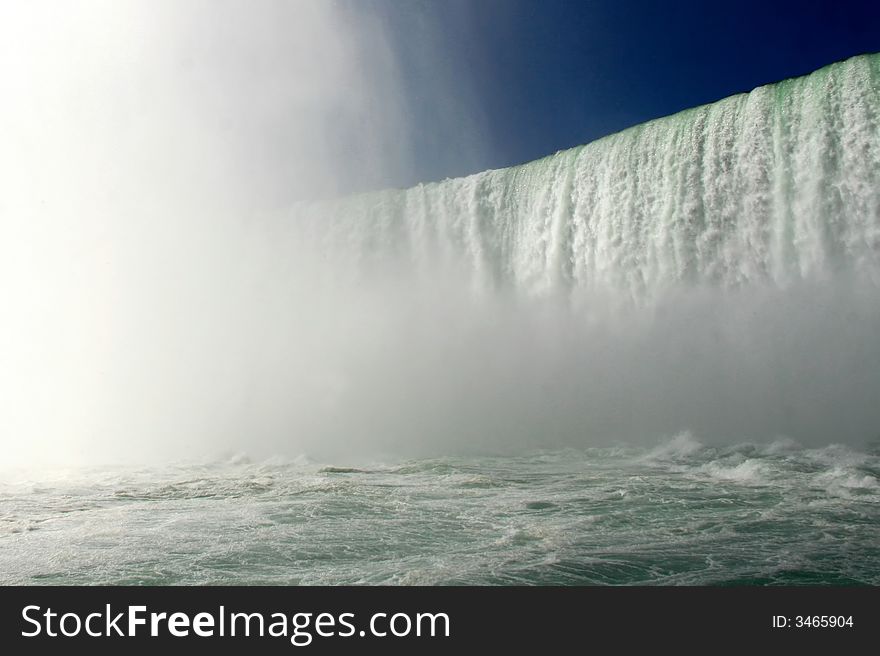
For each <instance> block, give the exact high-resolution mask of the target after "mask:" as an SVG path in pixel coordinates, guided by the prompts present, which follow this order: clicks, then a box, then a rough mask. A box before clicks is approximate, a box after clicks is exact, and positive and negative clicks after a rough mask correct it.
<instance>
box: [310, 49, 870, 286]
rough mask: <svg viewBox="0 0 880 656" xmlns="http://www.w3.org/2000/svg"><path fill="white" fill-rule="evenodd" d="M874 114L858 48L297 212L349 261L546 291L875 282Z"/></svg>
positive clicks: (866, 64) (866, 59)
mask: <svg viewBox="0 0 880 656" xmlns="http://www.w3.org/2000/svg"><path fill="white" fill-rule="evenodd" d="M878 112H880V56H876V55H874V56H863V57H856V58H853V59H850V60H848V61H845V62H842V63H838V64H834V65H832V66H828V67H826V68H824V69H821V70H819V71H817V72H815V73H813V74H812V75H809V76H806V77H803V78H798V79H793V80H788V81H785V82H782V83H780V84H775V85H769V86H765V87H761V88H758V89H755V90H754V91H752V92H751V93H748V94H741V95H738V96H733V97H730V98H727V99H725V100H722V101H720V102H717V103H714V104H711V105H705V106H703V107H698V108H695V109H692V110H688V111H685V112H681V113H679V114H676V115H674V116H670V117H667V118H662V119H659V120H655V121H651V122H649V123H645V124H643V125H639V126H636V127H634V128H632V129H629V130H625V131H623V132H620V133H618V134H614V135H611V136H608V137H606V138H604V139H601V140H599V141H596V142H593V143H591V144H588V145H586V146H582V147H579V148H573V149H571V150H567V151H564V152H560V153H557V154H556V155H552V156H550V157H546V158H544V159H542V160H539V161H536V162H531V163H529V164H525V165H523V166H518V167H514V168H510V169H501V170H493V171H486V172H483V173H479V174H476V175H472V176H469V177H467V178H460V179H455V180H446V181H444V182H441V183H435V184H426V185H419V186H417V187H414V188H412V189H407V190H404V191H386V192H381V193H376V194H370V195H364V196H360V197H357V198H353V199H351V200H348V201H343V202H341V203H338V204H336V205H329V206H328V205H317V206H315V205H311V206H308V205H307V206H302V207H300V208H299V209H298V210H297V211H296V212H295V213H294V214H295V218H296V219H297V220H299V221H303V220H305V221H312V222H314V223H315V224H316V226H315V227H316V228H317V229H318V231H319V232H320V233H321V236H322V238H325V239H327V240H328V242H327V244H328V248H332V249H333V250H334V251H336V252H337V253H338V252H339V250H342V251H344V252H346V254H347V258H348V259H352V260H363V259H365V258H370V257H375V258H377V259H380V258H387V257H388V255H389V254H390V253H399V254H401V255H402V256H403V257H405V258H406V259H408V260H409V261H411V262H412V263H413V264H414V265H415V266H416V268H417V269H418V268H419V267H424V264H425V262H430V261H432V260H434V259H436V258H437V257H438V256H443V257H446V258H454V259H456V260H463V261H464V262H465V263H466V265H467V268H468V272H469V274H470V275H471V276H472V277H473V279H474V281H475V282H476V283H478V284H479V285H481V286H490V287H493V288H498V287H515V288H517V289H519V290H526V291H528V292H531V293H539V294H540V293H554V292H558V291H559V290H575V291H583V290H601V291H608V290H613V291H614V293H620V292H625V293H628V294H629V295H630V296H632V297H633V298H635V299H644V298H655V297H657V296H659V295H661V294H667V293H669V291H670V290H675V289H678V288H679V287H680V285H682V284H683V283H684V284H712V285H720V286H721V287H724V288H734V287H742V286H744V285H773V286H780V287H781V286H786V285H791V284H793V283H795V282H797V281H799V280H815V279H827V278H829V277H831V276H833V275H836V274H838V273H839V272H841V271H842V270H845V271H849V272H854V273H855V274H856V275H857V276H858V277H859V278H864V279H866V280H869V281H871V282H872V283H873V284H875V285H876V284H878V283H880V127H878V122H880V117H878ZM325 230H326V233H325V232H324V231H325ZM430 273H433V271H432V272H430Z"/></svg>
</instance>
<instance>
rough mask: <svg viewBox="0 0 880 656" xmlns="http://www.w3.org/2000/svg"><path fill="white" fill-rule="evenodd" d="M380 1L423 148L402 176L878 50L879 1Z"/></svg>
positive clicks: (596, 128) (493, 164) (530, 146)
mask: <svg viewBox="0 0 880 656" xmlns="http://www.w3.org/2000/svg"><path fill="white" fill-rule="evenodd" d="M376 5H377V8H378V9H379V11H380V13H381V14H382V15H383V16H384V19H385V20H386V21H387V22H388V24H389V26H390V29H389V33H390V34H391V35H392V39H393V42H394V47H395V48H396V49H397V54H398V61H399V62H400V66H401V67H402V75H403V78H404V83H405V85H406V89H407V94H408V96H409V98H410V111H411V112H412V123H413V125H414V126H416V128H415V130H414V134H413V135H412V139H414V141H415V144H416V150H417V152H418V153H419V154H418V156H417V157H416V162H415V166H414V168H413V170H412V171H411V172H410V177H411V178H412V179H411V180H404V181H402V182H404V183H410V182H415V181H418V180H426V179H438V178H443V177H447V176H456V175H462V174H466V173H470V172H473V171H477V170H482V169H486V168H497V167H502V166H508V165H511V164H517V163H520V162H524V161H528V160H531V159H535V158H538V157H541V156H543V155H546V154H549V153H553V152H555V151H557V150H560V149H564V148H569V147H571V146H575V145H578V144H581V143H585V142H589V141H592V140H594V139H596V138H598V137H601V136H603V135H606V134H609V133H612V132H616V131H618V130H621V129H623V128H626V127H628V126H631V125H634V124H637V123H640V122H643V121H646V120H649V119H652V118H656V117H659V116H664V115H668V114H671V113H674V112H676V111H679V110H681V109H685V108H688V107H692V106H695V105H699V104H703V103H707V102H712V101H715V100H718V99H720V98H724V97H726V96H729V95H731V94H734V93H738V92H742V91H748V90H750V89H753V88H754V87H756V86H760V85H762V84H766V83H771V82H775V81H778V80H781V79H785V78H788V77H793V76H797V75H803V74H806V73H809V72H811V71H813V70H815V69H817V68H820V67H822V66H824V65H826V64H829V63H831V62H834V61H837V60H840V59H844V58H847V57H849V56H852V55H856V54H861V53H865V52H877V51H880V2H876V1H875V2H861V1H859V2H856V1H847V0H837V1H834V0H801V1H799V2H787V1H786V2H783V1H778V0H763V1H761V0H738V1H737V2H724V3H719V2H712V1H699V0H665V1H663V2H652V1H648V0H626V1H622V0H616V1H607V0H582V1H574V0H569V1H564V0H542V1H538V0H414V1H407V2H398V1H396V0H388V1H387V2H386V1H384V0H379V1H378V2H376ZM425 22H427V23H428V24H429V25H430V29H424V25H423V23H425ZM420 25H421V28H422V29H420ZM438 71H442V73H438ZM438 74H439V75H442V77H443V78H444V79H443V80H438V79H437V76H438ZM440 82H442V84H440ZM438 84H439V85H440V88H442V92H439V93H443V94H444V96H446V97H444V98H442V99H440V98H437V96H436V94H437V93H438V92H437V91H436V88H437V86H438ZM432 87H434V90H433V91H432ZM441 113H442V114H443V115H442V116H441V115H439V114H441ZM444 119H445V120H444Z"/></svg>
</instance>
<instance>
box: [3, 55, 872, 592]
mask: <svg viewBox="0 0 880 656" xmlns="http://www.w3.org/2000/svg"><path fill="white" fill-rule="evenodd" d="M284 218H285V221H283V222H279V223H277V224H274V226H272V227H269V228H266V230H267V231H269V232H271V240H270V242H271V243H270V244H269V245H268V246H265V247H264V250H263V252H264V253H265V254H266V257H265V261H266V268H265V271H266V273H267V274H269V275H268V277H267V278H266V281H265V285H261V286H259V287H258V289H259V293H255V294H251V295H249V296H248V299H249V300H248V301H247V303H248V304H247V306H246V307H247V308H249V310H248V312H246V313H238V314H243V315H246V317H245V318H243V319H242V318H239V317H238V316H237V313H235V312H230V313H228V314H226V313H223V314H222V315H221V316H223V317H228V316H232V315H236V316H235V319H234V320H229V321H227V322H226V323H224V324H223V325H222V326H219V327H215V326H214V325H210V330H206V331H205V334H206V335H207V334H208V333H210V334H211V335H214V333H216V335H214V341H209V342H206V343H207V344H211V345H214V344H216V345H217V348H216V353H215V352H214V351H212V350H211V348H213V347H211V348H209V347H204V348H202V351H206V352H207V354H208V355H209V356H210V358H209V363H208V365H209V366H202V365H203V364H204V363H202V361H201V360H198V359H196V360H193V363H195V364H194V365H193V366H192V367H191V370H185V371H184V373H186V374H187V375H191V377H192V379H193V380H195V381H196V382H197V383H198V385H200V386H201V387H199V389H198V390H196V392H193V391H192V390H191V389H190V388H188V387H185V386H184V387H182V388H180V389H182V390H184V391H186V390H189V394H188V395H187V394H183V393H181V392H179V391H178V388H174V391H173V392H171V394H172V395H173V396H174V404H173V405H174V407H175V408H178V409H182V410H181V416H183V417H184V419H186V421H175V417H177V415H169V416H170V419H169V418H168V417H160V416H159V415H158V414H157V416H156V417H155V418H152V419H154V420H155V421H152V422H151V421H150V419H151V416H150V413H151V412H155V413H159V410H160V408H161V403H160V401H161V399H163V398H164V396H163V395H162V394H160V393H158V392H155V391H154V392H153V395H152V396H150V395H140V394H137V390H136V389H134V390H132V398H134V400H135V401H136V404H135V405H134V407H135V408H136V410H137V412H138V413H139V414H138V416H140V417H142V418H145V419H146V420H145V421H141V422H137V423H136V424H134V423H133V424H132V425H131V426H128V425H127V423H126V421H122V420H120V421H118V422H116V423H112V422H111V424H110V425H111V427H112V428H113V429H114V430H113V431H110V432H109V437H108V438H107V439H106V440H105V444H106V445H107V447H108V449H109V448H110V446H116V447H118V445H119V444H130V445H131V446H130V450H131V452H132V453H133V452H134V451H135V447H138V448H140V447H142V446H143V445H145V444H147V445H149V444H152V440H151V439H150V438H149V436H148V437H147V438H144V439H132V438H131V435H132V432H131V431H135V430H137V431H139V432H138V433H137V434H138V435H140V436H143V435H144V433H145V432H146V431H148V430H150V429H151V427H152V428H155V427H157V426H158V427H160V428H161V429H162V430H158V431H157V432H156V435H155V436H154V438H153V439H155V441H156V442H161V441H163V440H164V443H165V444H166V446H167V445H168V444H170V445H171V446H173V447H175V448H176V447H178V446H180V448H181V450H182V449H183V446H184V445H189V446H192V445H190V444H189V441H188V438H189V435H187V434H183V435H178V434H177V433H175V432H174V429H175V428H179V427H180V426H182V427H183V430H184V431H185V430H187V427H190V426H192V432H193V434H195V433H197V432H199V429H203V430H201V433H204V434H206V435H208V436H209V437H210V436H212V435H214V434H216V435H221V434H222V435H223V436H224V439H225V442H223V444H222V445H221V446H223V447H228V446H229V445H230V444H238V445H240V447H241V448H242V449H244V450H246V451H248V452H249V453H250V454H251V456H252V457H254V458H255V461H254V462H249V461H247V460H246V459H239V460H236V461H222V462H214V461H212V462H211V463H209V464H180V465H176V466H166V467H158V466H157V467H143V468H133V467H127V468H126V467H115V468H114V467H111V468H104V469H97V468H93V469H81V470H76V471H67V472H58V471H55V472H54V473H47V472H43V473H42V474H39V475H37V474H34V473H27V472H23V471H17V472H14V471H13V472H6V473H4V474H2V475H0V582H3V583H26V582H41V583H55V584H58V583H114V584H122V583H145V584H160V583H175V584H177V583H179V584H203V583H271V584H290V583H304V584H338V583H395V584H398V583H399V584H407V583H424V584H514V583H527V584H784V583H831V584H835V583H836V584H857V583H858V584H873V585H878V584H880V505H878V502H880V457H878V455H877V452H876V449H875V448H872V447H870V446H865V445H866V444H867V445H870V444H876V440H877V438H878V434H880V339H878V335H880V56H878V55H871V56H863V57H857V58H854V59H851V60H849V61H846V62H842V63H838V64H834V65H832V66H829V67H827V68H825V69H822V70H820V71H817V72H816V73H813V74H812V75H809V76H807V77H804V78H799V79H795V80H789V81H785V82H782V83H779V84H776V85H771V86H766V87H762V88H759V89H756V90H754V91H753V92H751V93H749V94H743V95H738V96H734V97H731V98H728V99H726V100H723V101H721V102H718V103H715V104H712V105H707V106H705V107H699V108H695V109H693V110H689V111H686V112H682V113H680V114H677V115H675V116H671V117H667V118H664V119H659V120H657V121H653V122H650V123H647V124H644V125H641V126H637V127H634V128H632V129H629V130H626V131H624V132H621V133H619V134H615V135H611V136H609V137H606V138H604V139H601V140H599V141H597V142H594V143H592V144H588V145H586V146H583V147H580V148H575V149H573V150H569V151H565V152H561V153H557V154H556V155H553V156H550V157H547V158H545V159H542V160H540V161H537V162H532V163H529V164H526V165H523V166H519V167H515V168H512V169H505V170H497V171H486V172H484V173H480V174H477V175H473V176H470V177H467V178H462V179H457V180H447V181H444V182H440V183H434V184H427V185H420V186H418V187H415V188H412V189H408V190H402V191H395V190H390V191H384V192H377V193H372V194H367V195H362V196H358V197H354V198H348V199H343V200H337V201H329V202H323V203H317V204H304V205H299V206H297V207H295V208H294V209H292V210H291V212H290V213H289V214H288V215H286V216H285V217H284ZM224 280H225V278H224ZM277 281H294V283H295V284H293V283H292V284H291V286H290V288H288V287H286V286H284V284H281V285H279V283H278V282H277ZM285 284H286V283H285ZM144 316H146V314H145V315H144ZM186 316H190V315H189V314H187V315H186ZM230 325H231V326H232V327H233V329H229V328H228V326H230ZM221 328H223V329H226V330H227V331H230V330H231V332H223V330H221ZM237 330H238V331H240V332H236V331H237ZM212 331H213V332H212ZM187 334H189V333H187ZM209 336H210V335H209ZM183 343H184V344H186V345H187V346H186V348H183V347H181V348H179V349H178V351H173V352H174V353H179V356H175V360H174V361H175V362H177V360H178V359H182V360H183V361H184V362H190V361H189V360H187V359H186V357H187V356H188V354H189V353H190V352H191V351H192V348H190V346H189V345H190V342H183ZM193 343H195V342H193ZM239 343H244V344H245V345H246V346H247V348H243V349H241V350H240V351H236V350H235V349H234V348H233V345H234V344H239ZM199 344H201V342H199ZM177 346H180V344H177ZM151 352H152V351H151ZM155 352H156V353H159V352H160V350H158V347H156V350H155ZM199 352H201V351H199ZM229 353H231V355H229ZM215 356H216V357H215ZM147 360H148V358H147V357H145V358H144V363H143V364H144V366H147V364H148V362H147ZM138 362H140V361H138ZM240 362H243V363H245V364H244V365H241V366H240V367H239V364H240ZM253 362H256V364H253ZM247 363H251V364H253V366H250V367H249V366H246V365H247ZM236 367H239V368H236ZM206 371H207V372H215V373H216V376H215V375H213V374H211V373H208V374H205V373H204V372H206ZM242 372H243V373H242ZM160 373H161V372H160ZM157 375H158V374H157ZM211 376H213V378H211V379H210V380H209V379H208V378H209V377H211ZM224 376H225V378H224ZM130 379H136V377H132V378H128V377H121V378H120V379H119V380H121V381H129V380H130ZM240 379H241V380H242V381H243V383H242V387H244V388H245V391H244V392H241V393H239V391H238V388H239V380H240ZM169 382H171V381H169ZM212 386H213V387H212ZM123 387H124V386H123ZM151 389H152V388H151ZM215 389H216V390H219V391H218V392H217V393H216V395H213V396H212V394H211V392H212V390H215ZM163 393H164V390H163ZM178 397H179V398H178ZM110 398H111V399H112V398H113V397H112V396H111V397H110ZM126 398H128V397H126ZM143 398H146V399H147V400H146V401H143V400H142V399H143ZM150 399H152V400H153V401H155V406H149V407H148V408H146V409H145V406H144V403H148V402H150ZM109 405H112V404H109ZM109 405H108V407H109ZM88 407H89V408H92V407H93V406H88ZM94 407H95V408H98V409H100V407H101V406H100V405H97V404H95V406H94ZM114 407H115V406H114ZM121 407H128V406H121ZM88 411H90V410H82V413H86V412H88ZM184 411H185V412H184ZM248 413H249V414H248ZM202 415H205V416H212V417H213V416H215V417H216V421H215V422H214V423H213V424H207V426H208V429H211V430H208V429H205V427H204V426H203V425H202V423H201V422H200V420H199V418H200V417H201V416H202ZM123 419H125V417H123ZM160 419H164V420H165V421H164V422H163V421H160ZM127 429H130V430H127ZM686 429H691V430H692V431H693V435H695V436H696V437H695V438H694V437H690V435H691V434H690V433H682V432H680V431H684V430H686ZM212 431H214V432H212ZM676 434H678V437H675V438H673V439H669V438H668V436H670V435H676ZM663 436H667V437H666V438H664V437H663ZM780 436H787V437H783V438H780ZM664 439H665V440H666V441H663V440H664ZM218 442H219V438H218ZM192 443H193V444H194V445H195V447H194V448H190V449H189V451H188V452H187V455H191V454H192V452H193V450H194V449H195V450H196V451H198V447H199V445H202V446H205V445H206V444H213V443H212V442H210V441H209V440H208V441H205V442H199V441H198V440H197V439H195V438H194V439H193V440H192ZM658 443H659V444H660V446H657V445H658ZM157 449H158V447H157ZM536 449H542V450H536ZM236 450H238V449H236ZM273 451H274V452H278V453H282V454H286V455H287V456H288V458H289V457H290V455H291V453H293V454H296V453H307V454H309V457H310V458H311V459H308V458H303V459H301V460H292V461H291V460H289V459H288V460H278V461H273V460H266V459H265V458H264V455H267V452H273ZM377 453H393V454H397V455H396V458H397V459H385V460H382V461H381V463H380V464H376V463H375V462H373V464H370V465H363V464H357V463H363V462H372V461H373V460H376V459H377V458H378V457H377V456H376V455H375V454H377ZM487 453H494V454H499V455H494V456H488V455H479V454H487ZM426 454H430V457H427V456H426ZM500 454H503V455H500ZM316 463H332V466H329V465H326V464H316ZM353 463H354V464H353Z"/></svg>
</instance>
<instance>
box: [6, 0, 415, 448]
mask: <svg viewBox="0 0 880 656" xmlns="http://www.w3.org/2000/svg"><path fill="white" fill-rule="evenodd" d="M0 80H2V84H3V89H4V93H3V102H2V103H0V124H2V134H3V148H2V150H0V179H2V180H3V183H2V193H0V303H2V313H3V321H2V327H0V363H2V364H0V371H2V373H0V397H2V403H0V433H2V436H3V443H4V449H3V451H4V459H6V460H8V461H16V460H23V461H30V460H33V459H49V460H53V461H55V460H58V461H62V462H66V461H77V460H85V461H92V460H94V459H98V460H104V459H111V460H113V459H118V458H125V459H134V460H137V459H139V458H142V457H147V456H150V455H156V454H160V455H162V456H168V457H175V456H177V455H181V456H193V455H199V454H201V453H202V452H204V451H213V450H214V447H215V445H216V446H217V447H218V448H227V447H229V445H230V444H231V443H235V444H236V445H237V446H240V447H241V448H243V449H244V448H246V446H247V444H249V443H251V442H252V441H259V440H260V439H261V438H262V436H263V434H264V432H265V431H264V430H263V429H262V426H263V421H264V420H263V419H261V418H260V417H258V416H256V413H257V412H258V409H254V410H253V411H251V410H248V409H246V408H244V407H243V406H242V403H243V401H242V398H243V396H246V394H247V392H246V386H247V384H248V383H247V381H248V380H250V379H251V378H253V375H252V374H253V372H254V370H255V369H254V367H255V366H258V363H260V364H262V363H265V360H266V359H267V358H268V357H269V356H268V355H266V356H265V357H262V356H260V355H259V353H258V351H259V347H258V346H257V345H255V342H259V340H261V339H262V338H263V333H264V332H265V330H266V329H267V327H266V325H264V324H265V323H266V322H269V323H272V322H277V320H278V318H279V317H278V316H275V315H273V312H275V310H270V309H267V308H268V306H272V307H273V308H277V312H278V313H280V318H281V319H282V320H283V321H288V323H287V324H286V325H285V326H283V327H282V326H279V325H277V323H274V327H272V328H268V329H269V330H276V331H278V332H279V333H283V332H288V333H289V335H290V339H291V341H292V342H295V340H296V332H295V329H296V326H295V325H294V324H291V323H289V321H290V320H291V319H290V315H289V312H288V311H287V309H286V306H287V304H288V303H289V302H291V299H290V298H288V292H289V290H290V288H291V286H295V285H296V281H280V280H276V279H272V278H270V277H269V276H271V275H273V274H274V273H276V272H277V266H278V264H279V258H284V257H285V256H286V255H285V251H284V249H283V248H278V247H277V245H273V244H270V243H268V242H267V241H266V235H267V230H268V227H267V226H268V225H269V224H270V223H271V222H272V221H274V220H277V219H276V218H271V216H270V215H271V214H272V213H273V212H276V211H277V209H278V208H283V207H286V206H288V205H289V204H290V203H292V202H294V201H296V200H302V199H305V198H321V197H329V196H335V195H339V194H344V193H351V192H354V191H358V190H363V189H369V188H374V187H377V186H388V185H389V184H391V183H393V182H394V181H395V180H396V179H398V178H399V176H400V175H401V172H403V171H406V170H408V163H409V161H410V160H409V158H410V157H411V153H410V152H408V150H407V149H408V145H407V140H408V130H409V127H408V123H407V118H406V98H405V94H404V93H403V92H402V90H401V88H400V86H399V79H398V74H397V70H396V64H395V61H394V58H393V56H392V52H391V46H390V43H389V40H388V35H387V34H386V33H385V30H384V27H383V25H382V24H381V21H380V20H379V19H378V17H376V16H374V15H372V14H371V13H370V12H369V11H368V8H367V7H366V6H365V7H363V8H362V7H361V6H360V5H359V3H333V2H311V1H301V2H295V3H290V2H277V1H272V0H264V1H261V2H257V3H252V2H248V3H244V2H186V3H180V2H173V1H160V2H132V1H128V2H116V1H106V2H104V1H100V0H97V1H95V0H88V1H86V2H78V3H56V2H39V1H38V2H34V3H26V4H22V3H4V4H3V5H2V7H0ZM291 331H292V332H291ZM273 347H278V348H281V349H283V350H289V348H291V347H290V346H286V347H285V346H284V345H274V346H273ZM280 360H283V357H282V358H280ZM279 366H281V365H280V364H279ZM276 393H277V394H278V395H279V397H280V396H283V392H282V391H281V390H277V391H276ZM267 420H268V421H270V422H271V421H273V420H275V421H277V418H272V417H269V418H268V419H267ZM254 422H255V423H254ZM278 430H280V427H278ZM224 436H226V437H227V439H225V440H224ZM230 436H232V437H230Z"/></svg>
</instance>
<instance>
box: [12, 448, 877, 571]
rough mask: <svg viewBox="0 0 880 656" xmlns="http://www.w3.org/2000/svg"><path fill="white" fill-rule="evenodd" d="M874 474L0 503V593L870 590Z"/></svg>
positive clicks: (776, 452) (138, 472) (532, 466)
mask: <svg viewBox="0 0 880 656" xmlns="http://www.w3.org/2000/svg"><path fill="white" fill-rule="evenodd" d="M878 477H880V457H878V455H877V454H876V453H874V454H871V453H862V452H858V451H854V450H851V449H848V448H845V447H840V446H830V447H827V448H822V449H801V448H799V447H797V446H796V445H794V444H793V443H790V442H776V443H773V444H770V445H764V446H756V445H740V446H731V447H725V448H712V447H706V446H702V445H700V444H699V443H698V442H696V441H695V440H694V439H693V438H691V437H690V436H688V435H686V434H685V435H679V436H677V437H676V438H674V439H672V440H669V441H667V442H665V443H663V444H661V445H660V446H658V447H655V448H654V449H624V448H611V449H587V450H578V451H574V450H569V451H564V452H540V453H530V454H527V455H521V456H516V457H483V458H467V459H463V458H441V459H430V460H417V461H408V462H401V463H395V464H390V465H389V464H386V465H373V466H361V467H358V468H343V467H322V466H319V465H317V464H312V463H307V462H295V463H277V462H276V463H247V462H235V461H232V462H225V463H215V464H204V465H188V466H178V467H174V468H168V469H155V468H153V469H146V468H144V469H131V470H94V471H89V472H77V473H71V472H67V473H61V472H59V473H56V474H55V475H54V476H53V477H49V478H46V477H42V478H41V479H40V481H39V482H34V481H33V480H31V481H28V480H26V479H25V480H18V481H16V482H7V483H5V484H3V485H2V487H0V493H2V498H3V499H4V503H3V510H2V515H0V582H2V583H6V584H9V583H46V584H94V583H107V584H209V583H214V584H428V585H430V584H539V585H548V584H647V585H650V584H658V585H673V584H675V585H678V584H690V585H703V584H705V585H710V584H711V585H715V584H730V585H743V584H795V583H797V584H801V583H823V584H872V585H878V584H880V503H878V502H880V484H878Z"/></svg>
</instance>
